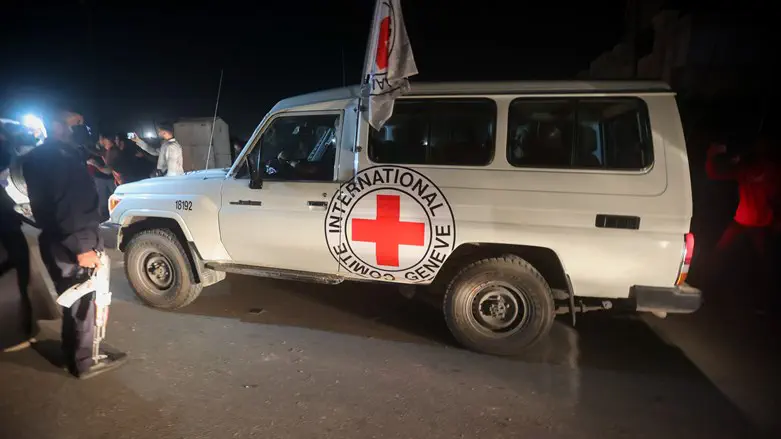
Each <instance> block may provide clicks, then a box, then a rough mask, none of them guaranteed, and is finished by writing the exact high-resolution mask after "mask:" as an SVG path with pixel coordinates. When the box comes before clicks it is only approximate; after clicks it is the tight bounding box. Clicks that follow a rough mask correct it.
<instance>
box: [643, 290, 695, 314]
mask: <svg viewBox="0 0 781 439" xmlns="http://www.w3.org/2000/svg"><path fill="white" fill-rule="evenodd" d="M630 298H632V299H633V300H634V302H635V306H636V308H637V311H640V312H665V313H670V314H689V313H693V312H695V311H697V310H698V309H700V307H701V306H702V291H700V290H699V289H697V288H694V287H692V286H691V285H688V284H686V283H684V284H683V285H679V286H677V287H670V288H664V287H646V286H634V287H632V291H631V292H630Z"/></svg>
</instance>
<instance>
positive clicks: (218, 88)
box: [204, 69, 223, 169]
mask: <svg viewBox="0 0 781 439" xmlns="http://www.w3.org/2000/svg"><path fill="white" fill-rule="evenodd" d="M222 74H223V69H220V84H219V85H218V86H217V103H216V104H214V118H212V132H211V133H210V134H209V152H208V153H207V154H206V167H205V168H204V169H209V160H210V159H211V158H212V141H213V140H214V128H216V124H217V109H218V108H220V92H221V91H222Z"/></svg>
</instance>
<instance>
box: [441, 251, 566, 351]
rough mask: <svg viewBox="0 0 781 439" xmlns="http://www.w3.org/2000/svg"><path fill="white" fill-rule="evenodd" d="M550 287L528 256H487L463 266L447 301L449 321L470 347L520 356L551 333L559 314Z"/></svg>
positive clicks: (464, 343) (454, 280) (455, 332)
mask: <svg viewBox="0 0 781 439" xmlns="http://www.w3.org/2000/svg"><path fill="white" fill-rule="evenodd" d="M555 309H556V308H555V304H554V302H553V296H552V294H551V290H550V287H549V286H548V283H547V282H546V281H545V279H544V278H543V277H542V276H541V275H540V273H539V272H538V271H537V270H536V269H535V268H534V267H533V266H532V265H531V264H529V263H528V262H526V261H525V260H524V259H521V258H520V257H518V256H514V255H508V256H503V257H500V258H490V259H482V260H479V261H477V262H474V263H472V264H470V265H468V266H466V267H465V268H464V269H462V270H461V271H460V272H459V273H458V274H457V275H456V276H455V277H454V278H453V280H452V281H451V282H450V285H449V286H448V288H447V292H446V295H445V300H444V313H445V320H446V321H447V325H448V327H449V328H450V331H451V332H452V333H453V336H455V338H456V339H457V340H458V341H459V342H460V343H461V344H463V345H464V346H466V347H467V348H469V349H472V350H475V351H478V352H483V353H487V354H493V355H515V354H518V353H520V352H522V351H523V350H525V349H526V348H528V347H530V346H532V345H533V344H534V343H536V342H537V341H538V340H540V339H541V338H542V337H544V336H545V335H547V333H548V331H549V330H550V327H551V325H552V324H553V319H554V317H555Z"/></svg>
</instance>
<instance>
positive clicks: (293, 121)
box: [109, 81, 701, 355]
mask: <svg viewBox="0 0 781 439" xmlns="http://www.w3.org/2000/svg"><path fill="white" fill-rule="evenodd" d="M359 105H360V99H359V88H358V87H347V88H340V89H335V90H328V91H323V92H317V93H312V94H307V95H303V96H298V97H293V98H289V99H285V100H283V101H281V102H279V103H278V104H277V105H276V106H274V107H273V108H272V109H271V111H270V112H269V113H268V114H267V115H266V116H265V117H264V118H263V120H262V121H261V123H260V124H259V125H258V128H257V129H256V130H255V132H254V133H253V135H252V137H251V138H250V140H249V142H248V143H247V145H246V146H245V147H244V149H243V151H242V152H241V154H240V155H239V157H238V158H237V159H236V161H235V163H233V165H232V166H231V167H230V168H228V169H209V170H204V171H197V172H192V173H189V174H186V175H182V176H176V177H162V178H154V179H148V180H144V181H141V182H136V183H132V184H127V185H122V186H120V187H119V188H117V190H116V193H115V195H114V196H113V197H112V198H111V200H110V201H109V204H110V209H111V221H112V222H113V223H116V224H117V225H118V228H119V236H118V241H117V242H118V248H119V250H121V251H122V252H124V255H125V269H126V271H127V277H128V279H129V280H130V283H131V285H132V287H133V288H134V289H135V292H136V294H137V295H138V297H140V298H141V299H142V300H143V301H144V302H145V303H146V304H148V305H150V306H153V307H156V308H161V309H168V310H172V309H176V308H181V307H183V306H186V305H187V304H189V303H191V302H192V301H193V300H195V299H196V298H197V297H198V295H199V293H200V292H201V290H202V288H203V287H206V286H208V285H211V284H213V283H215V282H218V281H220V280H222V279H224V277H225V273H226V272H233V273H242V274H252V275H259V276H267V277H274V278H282V279H294V280H303V281H313V282H323V283H331V284H338V283H340V282H342V281H344V280H359V281H370V282H390V283H395V284H398V285H399V286H400V287H401V288H402V289H405V290H407V291H409V290H410V289H412V290H414V291H426V292H427V293H428V294H435V295H438V296H437V297H438V298H441V303H442V307H443V311H444V317H445V320H446V322H447V325H448V327H449V328H450V330H451V331H452V333H453V335H454V336H455V337H456V339H457V340H458V341H459V342H460V343H462V344H463V345H464V346H466V347H468V348H471V349H474V350H477V351H480V352H485V353H491V354H499V355H507V354H515V353H518V352H519V351H521V350H523V349H525V348H527V347H528V346H530V345H532V344H533V343H535V342H536V341H537V340H539V339H540V338H542V337H543V336H545V334H546V333H547V332H548V330H549V329H550V326H551V324H552V321H553V319H554V316H555V314H556V313H570V314H572V316H573V322H574V316H575V313H576V312H582V311H588V310H597V309H608V308H618V307H627V308H630V309H632V310H637V311H647V312H653V313H655V314H658V315H659V314H661V315H664V314H666V313H689V312H693V311H695V310H697V309H698V308H699V306H700V304H701V294H700V291H699V290H697V289H694V288H692V287H690V286H688V285H687V284H686V283H685V279H686V274H687V271H688V266H689V263H690V260H691V257H692V253H693V251H694V238H693V236H692V235H691V234H690V233H689V226H690V220H691V215H692V201H691V184H690V180H689V165H688V160H687V157H686V146H685V142H684V137H683V131H682V127H681V121H680V116H679V113H678V108H677V105H676V101H675V95H674V93H673V92H672V91H671V90H670V89H669V88H668V87H667V86H666V85H665V84H662V83H656V82H614V81H610V82H575V81H569V82H509V83H505V82H492V83H437V84H413V86H412V88H411V90H410V92H409V93H408V94H406V95H405V96H403V97H402V98H400V99H398V100H397V101H396V104H395V109H394V111H393V116H392V117H391V119H390V120H388V122H387V123H386V124H385V125H384V126H383V127H382V128H381V129H380V130H374V129H372V128H370V127H369V125H368V124H367V123H366V122H365V118H363V117H362V114H361V111H360V110H359ZM367 294H370V293H367Z"/></svg>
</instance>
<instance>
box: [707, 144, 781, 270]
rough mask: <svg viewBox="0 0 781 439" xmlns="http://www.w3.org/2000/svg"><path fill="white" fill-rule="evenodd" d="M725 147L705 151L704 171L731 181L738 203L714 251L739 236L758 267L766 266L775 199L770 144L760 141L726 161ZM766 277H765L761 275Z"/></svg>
mask: <svg viewBox="0 0 781 439" xmlns="http://www.w3.org/2000/svg"><path fill="white" fill-rule="evenodd" d="M726 152H727V147H726V146H725V145H722V144H713V145H711V146H710V148H709V149H708V153H707V154H708V155H707V161H706V164H705V170H706V172H707V174H708V177H709V178H711V179H713V180H735V181H736V182H737V183H738V193H739V196H740V201H739V203H738V208H737V210H736V211H735V216H734V218H733V221H732V223H731V224H730V225H729V226H728V227H727V229H726V230H725V231H724V233H723V234H722V235H721V239H719V242H718V244H717V245H716V251H717V252H718V253H721V252H723V251H724V250H726V249H728V248H730V247H731V246H732V245H733V244H734V243H735V241H736V240H737V239H738V238H740V237H743V236H746V237H748V238H749V239H750V240H751V243H752V244H753V247H754V250H755V252H756V254H757V256H758V257H759V258H760V261H759V262H760V263H761V264H762V265H763V266H765V265H768V263H769V262H770V261H769V258H768V256H769V255H768V254H767V243H768V241H769V238H770V234H771V229H772V227H773V226H774V223H776V222H777V220H778V219H779V218H774V212H773V210H774V209H773V207H774V204H776V203H777V199H778V195H779V183H780V182H781V180H779V168H778V166H777V164H776V163H775V161H774V160H772V159H771V155H770V142H769V140H768V139H767V138H764V137H763V138H761V139H759V141H758V142H757V143H756V144H755V146H754V148H753V150H752V151H751V152H750V153H749V154H748V155H746V156H733V157H729V156H728V155H727V154H726ZM765 274H766V275H769V273H765Z"/></svg>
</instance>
